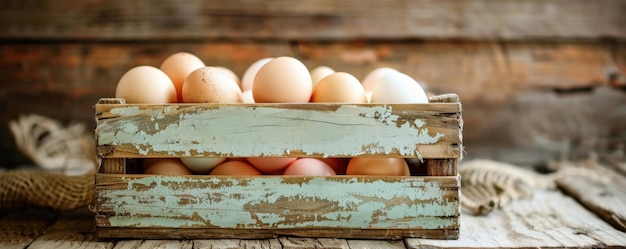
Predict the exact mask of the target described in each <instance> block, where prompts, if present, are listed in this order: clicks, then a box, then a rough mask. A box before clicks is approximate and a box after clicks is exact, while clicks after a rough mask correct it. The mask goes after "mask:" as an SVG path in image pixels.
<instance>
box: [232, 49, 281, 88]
mask: <svg viewBox="0 0 626 249" xmlns="http://www.w3.org/2000/svg"><path fill="white" fill-rule="evenodd" d="M272 59H274V58H271V57H270V58H263V59H260V60H257V61H255V62H254V63H252V64H251V65H250V66H249V67H248V68H247V69H246V71H245V72H244V73H243V76H241V82H240V86H241V91H243V92H245V91H252V84H253V83H254V77H255V76H256V73H257V72H258V71H259V69H261V67H262V66H263V65H265V63H267V62H269V61H271V60H272Z"/></svg>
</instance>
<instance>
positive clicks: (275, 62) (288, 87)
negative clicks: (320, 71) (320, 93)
mask: <svg viewBox="0 0 626 249" xmlns="http://www.w3.org/2000/svg"><path fill="white" fill-rule="evenodd" d="M312 92H313V85H312V84H311V75H310V74H309V70H308V69H307V68H306V66H305V65H304V64H303V63H302V62H301V61H300V60H298V59H296V58H293V57H288V56H283V57H277V58H274V59H272V60H271V61H269V62H267V63H266V64H265V65H263V66H262V67H261V68H260V69H259V71H258V72H257V74H256V76H255V77H254V83H253V84H252V96H253V97H254V101H255V102H256V103H307V102H309V99H310V98H311V93H312Z"/></svg>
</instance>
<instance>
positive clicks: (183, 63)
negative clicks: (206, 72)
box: [159, 52, 205, 102]
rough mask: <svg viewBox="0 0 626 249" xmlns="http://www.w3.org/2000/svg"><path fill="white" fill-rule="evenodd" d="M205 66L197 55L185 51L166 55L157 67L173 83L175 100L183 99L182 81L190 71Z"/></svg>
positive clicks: (180, 100)
mask: <svg viewBox="0 0 626 249" xmlns="http://www.w3.org/2000/svg"><path fill="white" fill-rule="evenodd" d="M203 67H205V65H204V62H202V60H201V59H200V58H198V57H197V56H195V55H194V54H191V53H187V52H179V53H175V54H172V55H170V56H168V57H167V58H166V59H165V60H164V61H163V62H162V63H161V66H160V67H159V68H160V69H161V70H163V72H165V74H167V76H169V78H170V79H171V80H172V83H173V84H174V88H175V89H176V96H177V101H178V102H182V101H183V94H182V90H183V83H184V82H185V79H186V78H187V76H189V74H190V73H191V72H193V71H194V70H196V69H198V68H203Z"/></svg>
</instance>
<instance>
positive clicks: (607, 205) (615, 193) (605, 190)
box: [556, 174, 626, 232]
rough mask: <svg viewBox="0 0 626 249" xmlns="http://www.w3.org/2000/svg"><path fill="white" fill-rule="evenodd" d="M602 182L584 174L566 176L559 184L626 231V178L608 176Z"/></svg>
mask: <svg viewBox="0 0 626 249" xmlns="http://www.w3.org/2000/svg"><path fill="white" fill-rule="evenodd" d="M606 178H607V181H605V182H601V181H598V180H594V179H591V178H589V177H584V176H578V175H577V176H565V177H562V178H559V179H557V180H556V183H557V184H558V186H559V187H560V188H561V189H562V190H563V191H564V192H565V193H567V194H569V195H571V196H572V197H574V198H575V199H576V200H578V201H579V202H580V203H581V204H582V205H583V206H585V207H586V208H588V209H589V210H590V211H592V212H594V213H595V214H597V215H598V216H600V217H602V219H604V220H605V221H606V222H608V223H609V224H611V225H612V226H613V227H615V228H616V229H619V230H620V231H622V232H626V178H624V177H622V176H621V175H619V174H615V175H613V176H606Z"/></svg>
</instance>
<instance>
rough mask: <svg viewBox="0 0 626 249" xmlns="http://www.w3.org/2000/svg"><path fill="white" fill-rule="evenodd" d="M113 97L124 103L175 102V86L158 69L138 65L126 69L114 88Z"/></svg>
mask: <svg viewBox="0 0 626 249" xmlns="http://www.w3.org/2000/svg"><path fill="white" fill-rule="evenodd" d="M115 97H116V98H123V99H126V103H129V104H130V103H145V104H162V103H174V102H176V88H174V84H173V83H172V80H171V79H170V78H169V77H168V76H167V75H166V74H165V73H164V72H163V71H161V70H160V69H158V68H156V67H152V66H138V67H134V68H132V69H130V70H128V71H127V72H126V73H124V75H122V78H120V80H119V82H118V83H117V87H116V88H115Z"/></svg>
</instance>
